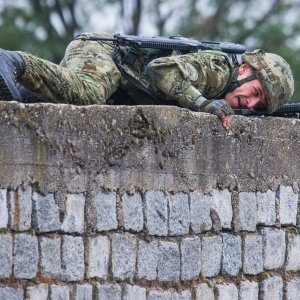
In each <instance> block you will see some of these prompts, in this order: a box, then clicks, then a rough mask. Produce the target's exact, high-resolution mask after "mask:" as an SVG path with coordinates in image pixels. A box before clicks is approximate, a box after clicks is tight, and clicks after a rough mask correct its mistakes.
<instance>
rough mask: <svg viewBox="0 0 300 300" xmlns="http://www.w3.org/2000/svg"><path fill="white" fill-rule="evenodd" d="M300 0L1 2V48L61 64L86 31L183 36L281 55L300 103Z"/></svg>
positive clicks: (295, 95) (15, 0)
mask: <svg viewBox="0 0 300 300" xmlns="http://www.w3.org/2000/svg"><path fill="white" fill-rule="evenodd" d="M299 17H300V0H270V1H261V0H221V1H220V0H176V1H174V0H14V1H12V0H10V1H9V0H2V4H0V25H1V26H0V41H1V47H3V48H6V49H11V50H20V49H21V50H25V51H29V52H32V53H34V54H36V55H38V56H40V57H43V58H46V59H49V60H51V61H54V62H59V60H60V59H61V57H62V56H63V53H64V50H65V48H66V46H67V44H68V43H69V41H70V40H71V39H72V38H73V37H74V35H76V34H77V33H79V32H82V31H113V32H124V33H128V34H144V35H170V34H181V35H183V36H186V37H193V38H196V39H199V40H205V39H208V40H222V41H232V42H237V43H241V44H244V45H246V46H247V48H248V49H249V50H252V49H254V48H262V49H264V50H266V51H270V52H275V53H278V54H279V55H282V56H283V57H284V58H286V60H287V61H288V62H289V63H290V65H291V67H292V70H293V73H294V77H295V83H296V85H295V87H296V90H295V94H294V97H293V101H294V102H296V101H297V100H298V101H299V102H300V84H298V82H299V80H298V79H300V75H299V74H300V61H299V60H300V57H299V55H297V54H298V52H299V50H300V40H299V33H300V23H299V21H298V20H299Z"/></svg>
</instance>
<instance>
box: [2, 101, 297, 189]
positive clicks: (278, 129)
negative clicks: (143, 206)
mask: <svg viewBox="0 0 300 300" xmlns="http://www.w3.org/2000/svg"><path fill="white" fill-rule="evenodd" d="M299 150H300V120H298V119H283V118H272V117H267V118H257V117H255V118H254V117H251V118H249V117H241V116H235V117H234V123H233V125H232V129H231V130H230V131H227V132H225V131H224V129H223V128H222V127H221V125H220V122H219V121H218V120H217V118H216V117H214V116H211V115H209V114H204V113H193V112H190V111H188V110H185V109H180V108H176V107H163V106H160V107H155V106H135V107H129V106H86V107H78V106H71V105H63V104H62V105H52V104H28V105H24V104H19V103H15V102H0V168H1V172H0V184H1V186H2V187H5V188H7V187H12V188H14V187H17V186H19V185H20V184H22V183H24V184H32V183H35V184H36V186H38V187H39V189H40V190H41V191H42V192H45V193H46V192H51V191H57V190H65V191H69V192H84V191H90V190H95V189H97V187H105V188H107V189H110V190H116V189H124V190H127V191H133V190H140V191H145V190H152V189H153V190H160V189H161V190H165V191H167V190H168V191H175V192H176V191H181V192H182V191H192V190H199V191H203V192H208V191H211V190H212V188H215V187H217V186H218V187H221V188H225V187H229V188H230V189H237V190H239V191H255V190H261V191H266V190H267V189H268V188H271V189H273V190H275V189H276V188H277V186H278V184H281V185H294V188H296V189H297V188H298V187H297V184H296V182H297V181H299V178H300V155H299Z"/></svg>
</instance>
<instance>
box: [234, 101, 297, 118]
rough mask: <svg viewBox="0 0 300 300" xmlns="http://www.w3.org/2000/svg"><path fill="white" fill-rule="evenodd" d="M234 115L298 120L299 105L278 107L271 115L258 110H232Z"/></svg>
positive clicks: (291, 104) (292, 104)
mask: <svg viewBox="0 0 300 300" xmlns="http://www.w3.org/2000/svg"><path fill="white" fill-rule="evenodd" d="M234 113H235V114H236V115H242V116H272V117H285V118H297V119H300V103H287V104H283V105H282V106H280V107H279V108H278V109H277V110H275V111H274V112H273V113H268V112H266V111H263V110H260V109H253V108H251V109H246V108H241V109H234Z"/></svg>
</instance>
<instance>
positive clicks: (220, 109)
mask: <svg viewBox="0 0 300 300" xmlns="http://www.w3.org/2000/svg"><path fill="white" fill-rule="evenodd" d="M204 111H205V112H208V113H211V114H213V115H216V116H217V117H218V118H219V119H222V118H224V117H226V116H229V115H234V111H233V109H232V108H231V107H230V105H229V104H228V102H227V101H226V100H223V99H222V100H213V101H209V102H208V103H207V104H206V105H205V107H204Z"/></svg>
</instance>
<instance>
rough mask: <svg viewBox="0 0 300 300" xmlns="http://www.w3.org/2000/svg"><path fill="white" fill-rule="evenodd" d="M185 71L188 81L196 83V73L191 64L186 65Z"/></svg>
mask: <svg viewBox="0 0 300 300" xmlns="http://www.w3.org/2000/svg"><path fill="white" fill-rule="evenodd" d="M185 70H186V72H187V73H188V76H189V79H190V80H191V81H196V80H197V79H198V72H197V70H196V68H195V67H194V66H193V65H192V64H190V63H186V64H185Z"/></svg>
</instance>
